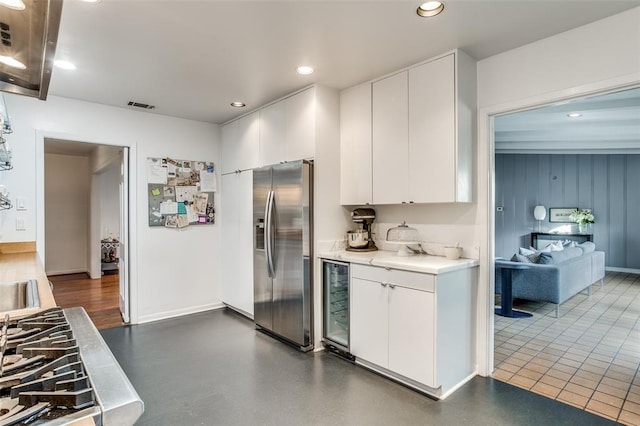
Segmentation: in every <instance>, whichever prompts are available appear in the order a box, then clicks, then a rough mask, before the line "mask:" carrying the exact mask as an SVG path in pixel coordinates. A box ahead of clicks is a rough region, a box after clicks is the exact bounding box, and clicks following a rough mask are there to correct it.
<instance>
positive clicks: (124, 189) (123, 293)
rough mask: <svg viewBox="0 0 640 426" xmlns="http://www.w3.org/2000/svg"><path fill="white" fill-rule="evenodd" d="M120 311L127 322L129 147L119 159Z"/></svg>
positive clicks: (124, 149)
mask: <svg viewBox="0 0 640 426" xmlns="http://www.w3.org/2000/svg"><path fill="white" fill-rule="evenodd" d="M119 186H120V191H119V192H120V274H119V278H120V313H121V314H122V319H123V320H124V322H129V148H128V147H124V148H122V157H121V160H120V185H119Z"/></svg>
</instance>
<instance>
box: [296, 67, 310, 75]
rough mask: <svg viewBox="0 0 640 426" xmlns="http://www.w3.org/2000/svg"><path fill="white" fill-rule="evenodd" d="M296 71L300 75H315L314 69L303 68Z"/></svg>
mask: <svg viewBox="0 0 640 426" xmlns="http://www.w3.org/2000/svg"><path fill="white" fill-rule="evenodd" d="M296 71H297V73H298V74H302V75H309V74H312V73H313V68H311V67H308V66H301V67H298V68H296Z"/></svg>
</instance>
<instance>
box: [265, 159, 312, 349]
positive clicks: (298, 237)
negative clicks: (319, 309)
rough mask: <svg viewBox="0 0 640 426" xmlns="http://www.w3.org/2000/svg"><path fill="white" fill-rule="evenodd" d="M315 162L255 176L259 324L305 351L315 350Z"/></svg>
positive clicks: (274, 168)
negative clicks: (313, 296)
mask: <svg viewBox="0 0 640 426" xmlns="http://www.w3.org/2000/svg"><path fill="white" fill-rule="evenodd" d="M312 212H313V163H311V162H308V161H302V160H300V161H293V162H289V163H283V164H276V165H273V166H267V167H262V168H259V169H255V170H254V171H253V228H254V233H253V235H254V257H253V273H254V286H253V288H254V321H255V323H256V326H257V327H258V328H260V329H262V330H264V331H267V332H269V333H271V334H273V335H275V336H277V337H278V338H281V339H284V340H285V341H287V342H289V343H291V344H293V345H295V346H297V347H298V348H299V349H301V350H303V351H308V350H311V349H313V335H312V333H313V331H312V330H313V327H312V318H313V312H312V300H311V299H312V294H313V293H312V289H313V265H312V262H311V261H310V259H313V244H312V241H313V214H312Z"/></svg>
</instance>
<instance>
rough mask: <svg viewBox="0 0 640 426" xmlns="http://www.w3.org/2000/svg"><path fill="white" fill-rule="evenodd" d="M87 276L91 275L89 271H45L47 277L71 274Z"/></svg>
mask: <svg viewBox="0 0 640 426" xmlns="http://www.w3.org/2000/svg"><path fill="white" fill-rule="evenodd" d="M83 273H84V274H87V275H89V271H87V269H86V268H85V269H61V270H58V271H45V274H47V276H49V275H69V274H83Z"/></svg>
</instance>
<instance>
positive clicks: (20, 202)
mask: <svg viewBox="0 0 640 426" xmlns="http://www.w3.org/2000/svg"><path fill="white" fill-rule="evenodd" d="M26 209H27V204H26V203H25V199H24V197H16V210H26Z"/></svg>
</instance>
